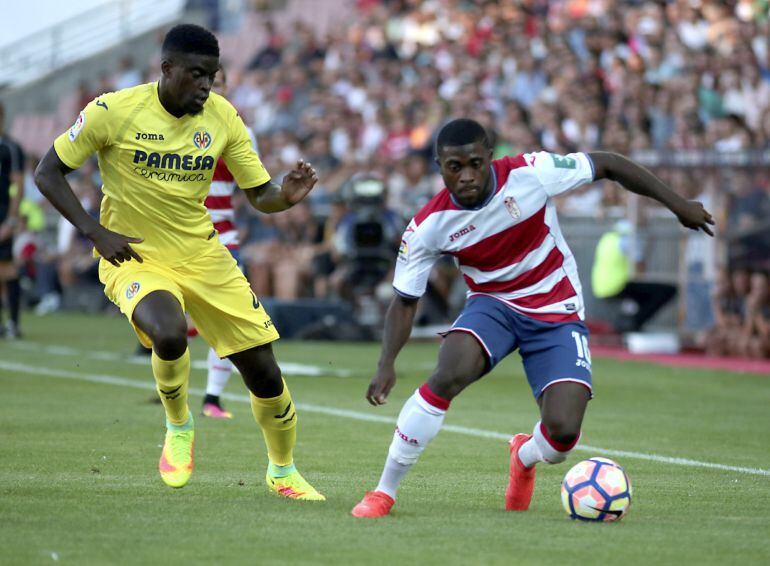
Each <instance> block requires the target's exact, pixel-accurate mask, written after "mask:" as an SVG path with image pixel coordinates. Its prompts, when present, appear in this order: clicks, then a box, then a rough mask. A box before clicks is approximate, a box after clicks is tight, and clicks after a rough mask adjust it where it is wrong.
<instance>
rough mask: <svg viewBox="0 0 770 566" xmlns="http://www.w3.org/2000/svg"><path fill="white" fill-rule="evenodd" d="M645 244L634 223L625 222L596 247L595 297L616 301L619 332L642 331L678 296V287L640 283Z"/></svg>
mask: <svg viewBox="0 0 770 566" xmlns="http://www.w3.org/2000/svg"><path fill="white" fill-rule="evenodd" d="M642 259H643V251H642V243H641V241H640V238H639V236H638V234H636V232H635V231H634V230H633V227H632V226H631V223H630V222H628V221H627V220H622V221H620V222H618V223H617V224H616V225H615V228H614V229H613V230H611V231H609V232H607V233H605V234H604V235H603V236H602V237H601V238H600V239H599V243H598V244H597V246H596V253H595V256H594V265H593V269H592V271H591V286H592V287H593V293H594V296H596V297H597V298H599V299H609V300H612V301H615V302H617V303H619V304H618V306H619V309H620V313H619V316H618V317H617V320H616V321H615V324H614V326H615V329H616V330H617V331H618V332H639V331H640V330H641V329H642V328H643V327H644V325H645V324H646V323H647V322H648V321H649V320H650V319H652V317H654V316H655V315H656V314H657V313H658V311H660V310H661V309H662V308H663V307H664V306H666V304H668V303H669V302H670V301H671V300H672V299H673V298H674V297H675V296H676V285H671V284H669V283H658V282H652V281H645V280H639V278H638V276H639V272H640V268H641V266H642Z"/></svg>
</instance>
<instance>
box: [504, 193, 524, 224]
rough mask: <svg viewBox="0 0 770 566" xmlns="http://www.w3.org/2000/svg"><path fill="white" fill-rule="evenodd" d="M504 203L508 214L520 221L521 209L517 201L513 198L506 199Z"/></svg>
mask: <svg viewBox="0 0 770 566" xmlns="http://www.w3.org/2000/svg"><path fill="white" fill-rule="evenodd" d="M503 203H504V204H505V208H506V210H508V213H509V214H510V215H511V216H513V219H514V220H518V219H519V217H520V216H521V210H520V209H519V205H518V204H516V199H515V198H513V197H505V200H504V201H503Z"/></svg>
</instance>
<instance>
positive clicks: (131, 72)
mask: <svg viewBox="0 0 770 566" xmlns="http://www.w3.org/2000/svg"><path fill="white" fill-rule="evenodd" d="M141 83H142V72H141V71H140V70H139V69H138V68H137V67H136V66H135V65H134V60H133V59H132V58H131V56H130V55H126V56H125V57H123V58H121V60H120V63H118V74H117V75H116V76H115V81H114V85H115V86H114V89H115V90H121V89H124V88H130V87H132V86H136V85H138V84H141ZM83 107H84V106H81V108H83Z"/></svg>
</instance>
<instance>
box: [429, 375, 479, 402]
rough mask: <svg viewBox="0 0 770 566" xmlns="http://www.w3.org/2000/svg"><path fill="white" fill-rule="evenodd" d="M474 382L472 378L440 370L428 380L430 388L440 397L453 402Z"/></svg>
mask: <svg viewBox="0 0 770 566" xmlns="http://www.w3.org/2000/svg"><path fill="white" fill-rule="evenodd" d="M474 381H475V379H474V378H473V377H472V376H467V375H460V374H456V373H454V372H450V371H445V370H441V369H439V370H437V371H436V372H435V373H434V374H433V375H431V376H430V378H429V379H428V387H430V390H431V391H432V392H433V393H435V394H436V395H438V396H439V397H442V398H444V399H446V400H447V401H451V400H452V399H454V398H455V397H457V395H459V394H460V392H462V390H463V389H465V388H466V387H468V385H470V384H471V383H473V382H474Z"/></svg>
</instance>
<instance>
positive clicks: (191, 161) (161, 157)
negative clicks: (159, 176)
mask: <svg viewBox="0 0 770 566" xmlns="http://www.w3.org/2000/svg"><path fill="white" fill-rule="evenodd" d="M134 163H141V164H143V165H145V166H146V167H155V168H157V169H176V170H177V171H178V170H180V169H181V170H183V171H199V170H201V169H204V170H205V169H213V168H214V158H213V157H211V156H210V155H179V154H178V153H155V152H152V153H146V152H144V151H141V150H139V149H137V150H136V151H135V152H134Z"/></svg>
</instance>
